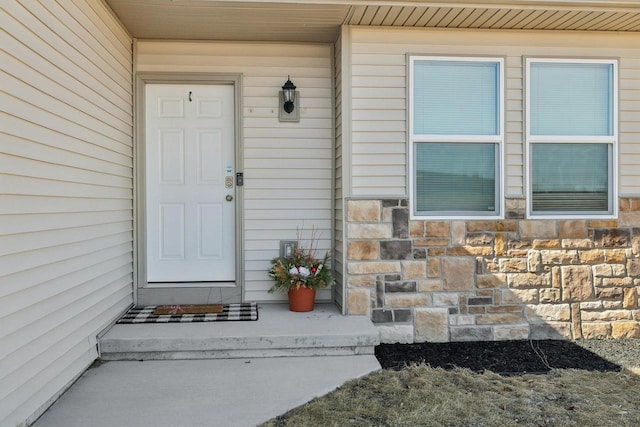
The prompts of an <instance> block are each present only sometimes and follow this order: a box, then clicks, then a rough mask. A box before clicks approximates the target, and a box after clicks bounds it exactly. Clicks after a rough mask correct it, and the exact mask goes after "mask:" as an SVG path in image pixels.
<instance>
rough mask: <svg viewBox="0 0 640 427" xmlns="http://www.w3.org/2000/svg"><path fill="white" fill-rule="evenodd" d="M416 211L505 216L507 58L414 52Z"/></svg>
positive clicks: (412, 106)
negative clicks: (504, 167) (503, 211)
mask: <svg viewBox="0 0 640 427" xmlns="http://www.w3.org/2000/svg"><path fill="white" fill-rule="evenodd" d="M409 63H410V66H409V68H410V70H409V74H410V79H409V80H410V83H409V84H410V89H409V105H410V107H409V109H410V117H409V121H410V125H409V127H410V132H409V133H410V135H409V143H410V165H411V201H412V213H413V216H418V217H419V216H441V217H444V216H446V217H451V216H457V217H499V216H500V215H502V208H501V207H502V196H501V193H502V190H501V189H502V182H501V171H502V160H501V159H502V157H503V156H502V147H503V139H504V130H503V117H504V107H503V101H502V99H503V86H504V83H503V81H504V77H503V75H504V71H503V68H504V65H503V64H504V61H503V59H502V58H481V57H465V58H460V57H431V56H411V57H410V58H409Z"/></svg>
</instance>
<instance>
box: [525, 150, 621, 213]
mask: <svg viewBox="0 0 640 427" xmlns="http://www.w3.org/2000/svg"><path fill="white" fill-rule="evenodd" d="M609 151H610V145H609V144H533V145H532V146H531V155H532V165H533V168H532V207H533V210H534V211H535V212H545V211H548V212H557V211H568V212H571V211H576V212H584V211H593V212H596V211H600V212H602V211H608V210H609V170H610V165H609V158H610V157H611V155H610V152H609Z"/></svg>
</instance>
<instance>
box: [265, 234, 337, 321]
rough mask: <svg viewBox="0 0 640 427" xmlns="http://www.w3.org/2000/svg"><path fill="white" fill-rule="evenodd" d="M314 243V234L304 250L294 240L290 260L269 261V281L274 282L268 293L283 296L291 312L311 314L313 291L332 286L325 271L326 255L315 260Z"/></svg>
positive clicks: (327, 256) (327, 269)
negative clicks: (284, 295) (278, 293)
mask: <svg viewBox="0 0 640 427" xmlns="http://www.w3.org/2000/svg"><path fill="white" fill-rule="evenodd" d="M316 240H317V238H316V236H315V234H314V235H313V236H312V239H311V244H310V245H309V247H307V248H305V247H304V246H303V245H302V244H301V242H300V237H299V236H298V241H297V244H296V246H295V247H294V248H293V251H292V253H291V256H288V257H276V258H274V259H273V260H272V261H271V264H273V265H272V267H271V269H270V270H269V277H271V278H272V279H273V280H274V281H275V284H274V285H273V286H272V287H271V289H269V292H270V293H273V292H275V291H281V292H286V293H287V295H288V297H289V309H290V310H291V311H311V310H313V304H314V300H315V296H316V290H317V289H320V288H324V287H326V286H329V285H330V284H332V283H333V278H332V277H331V272H330V270H329V253H328V252H327V253H326V254H325V255H324V257H323V258H320V259H318V258H316V256H315V248H314V241H316Z"/></svg>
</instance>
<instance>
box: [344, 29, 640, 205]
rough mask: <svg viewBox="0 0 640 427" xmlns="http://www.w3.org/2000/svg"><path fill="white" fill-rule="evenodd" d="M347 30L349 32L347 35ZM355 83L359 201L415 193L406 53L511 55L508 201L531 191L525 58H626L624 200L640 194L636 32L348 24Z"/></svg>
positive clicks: (622, 72) (622, 71)
mask: <svg viewBox="0 0 640 427" xmlns="http://www.w3.org/2000/svg"><path fill="white" fill-rule="evenodd" d="M343 31H344V30H343ZM349 31H350V32H351V40H352V44H351V45H350V49H351V50H352V54H351V58H352V64H353V65H352V78H353V86H354V89H353V99H352V102H353V105H352V107H353V109H352V115H353V130H352V133H351V138H352V142H353V148H352V151H353V154H352V156H353V161H352V165H353V166H352V168H353V170H352V176H353V178H352V188H351V189H350V190H351V194H352V195H353V196H371V197H374V196H375V197H380V198H383V197H391V196H395V197H399V196H405V197H406V196H408V187H407V181H406V179H405V177H406V175H407V173H406V166H407V161H408V159H407V153H406V147H407V142H406V141H407V138H406V134H405V131H406V120H407V118H406V115H405V110H406V108H407V101H406V90H407V89H406V87H407V83H406V78H407V75H406V73H407V66H406V55H407V54H412V55H451V56H467V55H474V56H477V55H479V56H501V57H505V59H506V60H505V84H506V90H505V91H506V93H505V101H504V102H505V124H504V126H505V160H504V161H505V172H504V175H505V176H504V179H505V183H504V186H505V196H506V197H517V198H522V197H524V194H525V189H524V173H525V170H524V127H523V123H524V122H523V114H524V110H523V102H524V81H523V79H524V72H523V57H524V56H553V57H565V58H566V57H569V58H576V57H583V58H598V57H602V58H611V57H618V58H620V59H619V77H620V78H619V85H620V86H619V87H620V102H619V112H620V119H619V150H620V160H619V162H620V170H619V174H620V177H619V189H620V196H623V197H624V196H627V197H631V196H639V195H640V172H638V171H639V170H640V150H639V149H638V141H640V115H639V114H638V111H640V48H638V46H640V44H639V39H640V36H638V34H637V33H629V34H622V33H593V32H590V33H586V32H585V33H579V34H578V33H570V32H559V31H508V30H505V31H494V30H482V31H478V30H457V29H439V28H438V29H393V28H363V27H349Z"/></svg>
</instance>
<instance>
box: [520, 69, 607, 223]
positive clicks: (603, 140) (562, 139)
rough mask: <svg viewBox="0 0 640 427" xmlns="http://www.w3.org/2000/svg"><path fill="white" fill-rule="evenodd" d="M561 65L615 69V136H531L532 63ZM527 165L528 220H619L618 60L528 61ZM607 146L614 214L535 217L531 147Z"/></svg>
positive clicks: (558, 214)
mask: <svg viewBox="0 0 640 427" xmlns="http://www.w3.org/2000/svg"><path fill="white" fill-rule="evenodd" d="M543 62H547V63H561V64H608V65H612V66H613V87H612V88H611V90H612V91H613V117H612V121H613V123H612V129H613V135H610V136H589V135H576V136H570V135H558V136H554V135H531V119H530V113H531V96H530V93H531V92H530V91H531V71H530V70H531V64H532V63H543ZM524 73H525V93H524V96H525V112H524V114H525V117H524V121H525V164H526V166H527V171H526V173H525V174H524V175H525V188H526V209H527V217H528V218H532V219H568V218H576V219H613V218H617V217H618V204H619V202H618V108H619V104H618V60H617V59H583V58H579V59H578V58H548V57H525V58H524ZM545 143H546V144H608V145H609V148H610V150H608V151H609V152H611V159H608V163H609V164H610V165H611V168H610V170H609V183H610V184H609V198H610V203H611V212H603V213H602V214H598V213H590V212H584V213H582V212H579V211H569V212H564V213H563V212H560V211H559V212H554V213H544V214H540V213H539V214H536V213H534V212H533V185H532V183H531V181H532V178H531V174H532V173H533V159H532V157H533V156H532V155H531V145H532V144H545Z"/></svg>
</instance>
